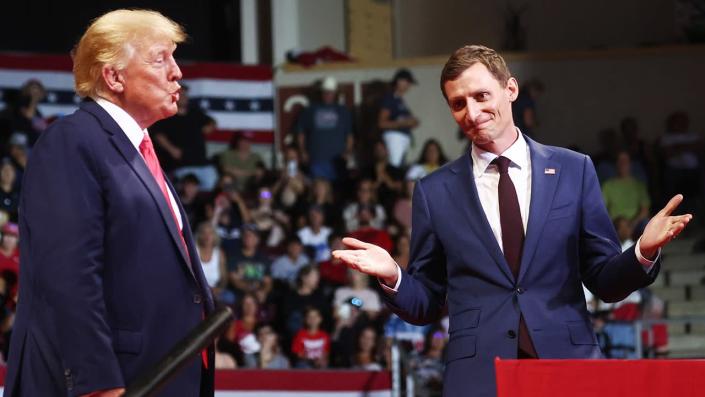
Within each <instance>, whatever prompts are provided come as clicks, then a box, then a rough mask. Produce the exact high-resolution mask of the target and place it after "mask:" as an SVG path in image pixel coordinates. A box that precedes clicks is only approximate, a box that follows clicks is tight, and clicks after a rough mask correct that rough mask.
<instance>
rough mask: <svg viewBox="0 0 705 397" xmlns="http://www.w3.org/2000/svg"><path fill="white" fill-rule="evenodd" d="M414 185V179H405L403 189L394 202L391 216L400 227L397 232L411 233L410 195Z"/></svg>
mask: <svg viewBox="0 0 705 397" xmlns="http://www.w3.org/2000/svg"><path fill="white" fill-rule="evenodd" d="M415 185H416V182H415V181H413V180H409V179H407V180H405V181H404V190H403V191H402V194H401V195H400V196H399V197H397V200H396V201H395V202H394V208H393V209H392V217H393V220H394V223H396V225H398V226H399V227H400V228H401V230H400V232H399V234H404V233H407V234H411V196H412V194H413V192H414V186H415Z"/></svg>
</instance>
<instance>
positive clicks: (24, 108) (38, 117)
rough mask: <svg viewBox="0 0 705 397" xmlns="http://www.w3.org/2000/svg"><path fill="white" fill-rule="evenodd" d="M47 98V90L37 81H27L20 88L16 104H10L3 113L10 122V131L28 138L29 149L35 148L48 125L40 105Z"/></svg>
mask: <svg viewBox="0 0 705 397" xmlns="http://www.w3.org/2000/svg"><path fill="white" fill-rule="evenodd" d="M45 97H46V90H45V89H44V86H43V85H42V83H41V82H40V81H39V80H37V79H30V80H27V81H26V82H25V83H24V84H23V85H22V87H21V88H20V92H19V95H18V96H17V98H16V102H15V103H10V104H9V105H8V107H7V108H6V109H5V111H4V112H3V113H5V114H4V115H3V117H4V118H6V119H7V120H9V130H10V131H11V132H12V133H15V134H21V135H23V136H25V138H26V142H27V143H26V144H27V146H28V147H32V146H34V143H35V142H36V141H37V139H38V138H39V135H40V134H41V133H42V132H43V131H44V130H45V129H46V128H47V126H48V123H47V121H46V120H45V119H44V117H43V115H42V113H41V112H40V111H39V103H40V102H41V101H43V100H44V98H45Z"/></svg>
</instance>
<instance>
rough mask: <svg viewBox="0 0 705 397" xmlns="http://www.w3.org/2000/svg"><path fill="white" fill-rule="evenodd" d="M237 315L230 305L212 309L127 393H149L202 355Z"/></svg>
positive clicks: (132, 396) (139, 396) (136, 396)
mask: <svg viewBox="0 0 705 397" xmlns="http://www.w3.org/2000/svg"><path fill="white" fill-rule="evenodd" d="M232 319H233V311H232V310H231V309H230V308H229V307H221V308H219V309H217V310H216V311H215V312H213V313H211V314H210V315H209V316H208V317H206V319H205V320H203V321H202V322H201V323H200V324H199V325H198V326H197V327H196V328H194V329H193V330H192V331H191V332H190V333H189V334H188V335H186V337H185V338H184V339H182V340H181V341H180V342H179V343H177V344H176V346H174V347H173V348H172V349H171V351H169V353H168V354H167V355H166V356H164V358H162V359H161V361H159V362H158V363H157V365H155V366H154V367H153V368H152V369H151V370H150V371H149V372H145V373H144V374H143V375H142V376H140V377H139V378H137V379H136V380H135V381H134V382H132V383H131V384H130V385H128V387H127V389H126V390H125V394H124V395H123V397H148V396H151V395H153V394H154V393H156V392H157V391H158V390H159V389H160V388H161V387H162V386H163V385H164V384H166V383H167V382H169V380H170V379H171V378H172V377H173V376H174V375H176V374H177V373H178V372H179V371H180V370H181V369H183V368H184V367H185V366H186V365H188V364H189V363H190V362H191V360H194V359H196V358H197V357H198V353H199V352H200V351H202V350H203V349H205V348H206V347H207V346H208V345H210V344H211V343H213V340H214V339H215V338H216V337H217V336H218V335H220V334H221V333H222V332H223V331H225V328H226V327H227V326H228V324H230V322H231V321H232Z"/></svg>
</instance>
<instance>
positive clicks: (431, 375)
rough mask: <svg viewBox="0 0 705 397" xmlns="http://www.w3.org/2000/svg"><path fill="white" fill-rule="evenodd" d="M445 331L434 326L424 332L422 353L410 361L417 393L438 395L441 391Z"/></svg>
mask: <svg viewBox="0 0 705 397" xmlns="http://www.w3.org/2000/svg"><path fill="white" fill-rule="evenodd" d="M445 347H446V333H445V330H444V329H443V328H442V327H439V326H436V327H433V328H431V329H430V330H429V332H428V333H427V334H426V342H425V344H424V349H423V353H422V354H421V356H420V357H418V358H417V359H416V360H414V361H413V362H412V363H411V368H412V370H413V372H414V375H415V378H416V380H417V384H416V393H417V394H418V395H422V396H426V395H440V393H442V391H443V371H444V369H445V364H444V359H445Z"/></svg>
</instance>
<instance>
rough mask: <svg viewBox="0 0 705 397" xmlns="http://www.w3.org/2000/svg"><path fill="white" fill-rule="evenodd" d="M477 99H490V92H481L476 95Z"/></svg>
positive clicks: (480, 100) (479, 100)
mask: <svg viewBox="0 0 705 397" xmlns="http://www.w3.org/2000/svg"><path fill="white" fill-rule="evenodd" d="M475 99H476V100H477V101H478V102H482V101H486V100H488V99H490V93H489V92H481V93H479V94H477V95H476V96H475Z"/></svg>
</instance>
